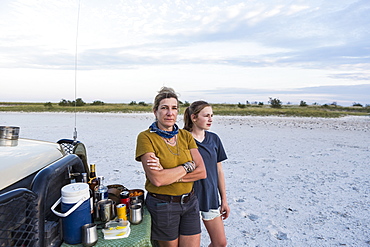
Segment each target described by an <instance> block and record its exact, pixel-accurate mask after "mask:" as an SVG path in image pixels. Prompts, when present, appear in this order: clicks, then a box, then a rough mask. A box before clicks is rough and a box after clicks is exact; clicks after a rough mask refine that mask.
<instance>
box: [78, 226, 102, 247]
mask: <svg viewBox="0 0 370 247" xmlns="http://www.w3.org/2000/svg"><path fill="white" fill-rule="evenodd" d="M97 242H98V231H97V228H96V224H95V223H90V224H86V225H83V226H82V245H83V246H94V245H95V244H96V243H97Z"/></svg>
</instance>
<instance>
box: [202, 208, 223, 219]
mask: <svg viewBox="0 0 370 247" xmlns="http://www.w3.org/2000/svg"><path fill="white" fill-rule="evenodd" d="M219 216H221V213H220V210H219V209H210V210H209V211H208V212H205V211H200V218H201V219H202V220H213V219H215V218H217V217H219Z"/></svg>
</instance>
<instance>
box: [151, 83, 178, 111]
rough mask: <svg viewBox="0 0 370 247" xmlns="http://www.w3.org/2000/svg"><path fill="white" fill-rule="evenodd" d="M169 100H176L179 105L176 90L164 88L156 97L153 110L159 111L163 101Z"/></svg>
mask: <svg viewBox="0 0 370 247" xmlns="http://www.w3.org/2000/svg"><path fill="white" fill-rule="evenodd" d="M168 98H175V99H176V101H177V105H178V104H179V99H178V97H177V94H176V92H175V90H173V89H172V88H170V87H162V88H161V90H159V91H158V94H157V96H155V99H154V104H153V110H158V106H159V103H160V102H161V100H163V99H168Z"/></svg>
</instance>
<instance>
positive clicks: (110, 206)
mask: <svg viewBox="0 0 370 247" xmlns="http://www.w3.org/2000/svg"><path fill="white" fill-rule="evenodd" d="M97 208H98V212H99V219H100V220H101V221H102V222H108V221H110V220H112V219H114V217H116V213H115V203H114V201H113V200H111V199H107V200H101V201H99V202H98V207H97Z"/></svg>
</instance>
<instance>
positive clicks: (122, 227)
mask: <svg viewBox="0 0 370 247" xmlns="http://www.w3.org/2000/svg"><path fill="white" fill-rule="evenodd" d="M102 232H103V234H104V239H120V238H127V237H128V236H129V235H130V232H131V229H130V222H129V221H126V220H123V221H119V222H117V221H110V222H108V223H106V225H105V228H104V229H103V230H102Z"/></svg>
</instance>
